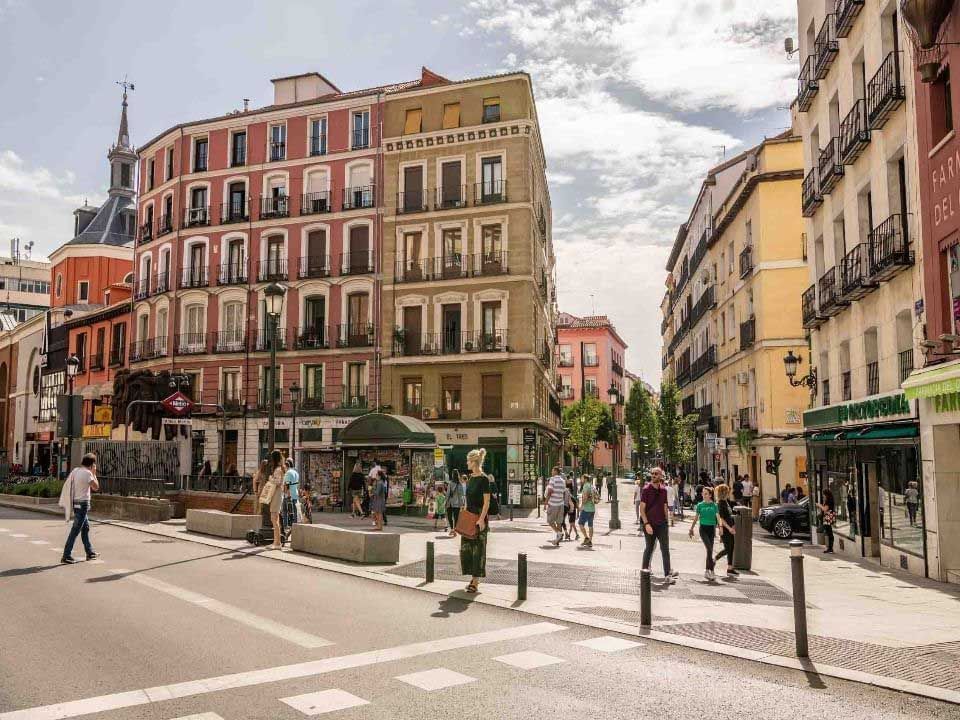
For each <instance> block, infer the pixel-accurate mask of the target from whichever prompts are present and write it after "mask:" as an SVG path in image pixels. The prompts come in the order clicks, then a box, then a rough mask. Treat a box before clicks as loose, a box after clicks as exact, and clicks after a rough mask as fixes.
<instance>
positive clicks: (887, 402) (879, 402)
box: [803, 393, 911, 428]
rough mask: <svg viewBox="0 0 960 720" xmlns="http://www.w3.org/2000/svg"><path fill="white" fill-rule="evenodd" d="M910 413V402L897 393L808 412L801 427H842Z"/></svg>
mask: <svg viewBox="0 0 960 720" xmlns="http://www.w3.org/2000/svg"><path fill="white" fill-rule="evenodd" d="M910 413H911V409H910V401H909V400H907V396H906V395H904V394H903V393H899V394H897V395H888V396H886V397H881V398H876V399H873V400H863V401H862V402H855V403H848V404H846V405H832V406H831V407H825V408H818V409H816V410H808V411H807V412H805V413H804V414H803V426H804V427H808V428H810V427H824V426H829V425H844V424H847V423H858V422H866V421H870V420H879V419H884V418H892V417H894V416H897V415H909V414H910Z"/></svg>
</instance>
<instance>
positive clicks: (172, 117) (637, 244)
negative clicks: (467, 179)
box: [0, 0, 797, 384]
mask: <svg viewBox="0 0 960 720" xmlns="http://www.w3.org/2000/svg"><path fill="white" fill-rule="evenodd" d="M787 35H791V36H795V35H796V0H632V1H631V0H580V1H561V0H528V1H521V0H468V1H467V2H439V1H438V0H389V2H384V1H383V0H379V1H377V2H364V1H363V0H352V1H351V2H332V1H330V0H323V1H319V0H302V1H301V0H282V2H263V1H262V0H258V1H256V2H252V1H251V2H244V1H243V0H232V1H230V2H220V1H215V0H203V1H202V2H197V1H196V0H191V1H190V2H184V1H182V0H165V2H162V3H157V2H150V3H147V2H134V1H133V0H131V1H128V2H116V0H114V1H113V2H102V1H100V0H84V2H61V1H56V0H0V67H2V68H4V71H3V72H2V73H0V97H2V98H4V105H5V107H4V109H3V112H0V253H7V252H8V247H9V243H8V241H9V239H10V238H11V237H14V236H19V237H20V238H22V239H23V241H28V240H32V241H34V242H35V246H36V249H35V251H34V252H35V255H46V254H48V253H49V252H50V251H51V250H53V249H54V248H56V247H58V246H59V245H60V244H62V243H63V242H65V241H67V240H69V239H70V237H71V229H72V222H73V218H72V215H71V212H72V211H73V209H74V208H75V207H76V206H77V205H78V204H82V202H83V199H84V198H85V197H89V198H90V200H91V202H99V201H100V200H102V198H103V197H104V195H105V192H106V187H107V182H108V175H107V167H106V159H105V156H106V152H107V149H108V146H109V145H110V143H111V142H113V141H114V140H115V138H116V131H117V122H118V117H119V100H120V89H119V88H118V87H117V86H116V85H115V84H114V81H116V80H119V79H121V78H123V76H124V75H128V76H129V78H130V79H131V80H132V81H133V82H135V83H136V91H135V92H134V93H133V94H132V97H131V101H130V131H131V136H132V140H133V142H134V143H135V144H139V143H141V142H144V141H146V140H148V139H149V138H151V137H153V136H154V135H155V134H157V133H158V132H160V131H162V130H163V129H165V128H167V127H169V126H170V125H173V124H176V123H177V122H181V121H184V120H191V119H197V118H202V117H209V116H212V115H219V114H221V113H224V112H228V111H230V110H233V109H237V108H240V107H241V106H242V103H243V98H245V97H247V98H250V100H251V104H252V106H254V107H256V106H260V105H265V104H268V103H270V102H271V101H272V88H271V85H270V82H269V81H270V78H272V77H278V76H282V75H289V74H294V73H299V72H305V71H313V70H315V71H318V72H321V73H323V74H324V75H326V76H327V77H328V78H330V79H331V81H333V82H334V83H336V84H337V85H338V86H339V87H340V88H341V89H343V90H352V89H357V88H361V87H369V86H372V85H377V84H382V83H388V82H396V81H401V80H408V79H413V78H415V77H417V76H418V75H419V71H420V66H421V65H426V66H427V67H429V68H430V69H432V70H434V71H436V72H438V73H440V74H441V75H444V76H446V77H449V78H451V79H460V78H466V77H474V76H478V75H486V74H489V73H494V72H502V71H507V70H512V69H523V70H527V71H528V72H530V73H531V75H532V76H533V83H534V93H535V95H536V100H537V109H538V112H539V116H540V123H541V126H542V132H543V138H544V144H545V150H546V154H547V165H548V175H549V179H550V191H551V196H552V199H553V213H554V225H553V228H554V243H555V245H556V251H557V259H558V268H557V282H558V299H559V303H560V308H561V310H564V311H567V312H571V313H574V314H579V315H583V314H590V313H592V312H596V313H598V314H600V313H603V314H607V315H609V316H610V318H611V320H612V321H613V322H614V324H615V325H616V326H617V329H618V330H619V332H620V334H621V335H622V336H623V337H624V339H625V340H626V342H627V343H628V344H629V346H630V349H629V350H628V351H627V367H628V368H629V369H630V370H632V371H634V372H637V373H639V374H640V375H641V376H642V377H643V378H644V379H646V380H647V381H649V382H651V383H653V384H657V383H658V382H659V378H660V340H659V336H660V313H659V303H660V299H661V297H662V296H663V290H664V279H665V276H666V272H665V270H664V263H665V262H666V257H667V255H668V253H669V249H670V245H671V243H672V242H673V239H674V237H675V235H676V231H677V227H678V226H679V224H680V223H681V222H683V221H684V220H685V219H686V217H687V214H688V212H689V209H690V204H691V202H692V201H693V198H694V195H695V194H696V190H697V188H698V186H699V183H700V181H701V179H702V177H703V173H704V171H705V170H706V169H707V168H709V167H710V166H711V165H713V164H715V163H717V162H719V161H720V160H721V159H722V158H723V156H724V152H726V155H727V157H729V156H730V155H731V154H732V153H737V152H739V151H740V150H742V149H744V148H745V147H748V146H749V145H751V144H754V143H756V142H759V141H760V140H762V139H763V137H764V136H770V135H775V134H777V133H778V132H781V131H782V130H784V129H786V126H787V125H789V115H788V112H787V111H786V109H785V106H786V105H788V104H789V101H790V98H791V97H792V95H794V94H795V92H796V73H797V64H796V61H795V60H788V59H787V58H786V57H785V56H784V54H783V51H782V47H783V38H784V37H785V36H787Z"/></svg>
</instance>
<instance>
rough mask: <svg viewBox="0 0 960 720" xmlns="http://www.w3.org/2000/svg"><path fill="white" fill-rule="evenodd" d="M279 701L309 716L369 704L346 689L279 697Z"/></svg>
mask: <svg viewBox="0 0 960 720" xmlns="http://www.w3.org/2000/svg"><path fill="white" fill-rule="evenodd" d="M280 702H282V703H286V704H287V705H289V706H290V707H292V708H293V709H294V710H298V711H299V712H301V713H303V714H304V715H308V716H311V717H312V716H314V715H323V714H324V713H328V712H334V711H336V710H347V709H349V708H353V707H360V706H361V705H369V704H370V701H369V700H364V699H363V698H358V697H357V696H356V695H351V694H350V693H348V692H347V691H346V690H321V691H320V692H315V693H307V694H306V695H294V696H293V697H287V698H280Z"/></svg>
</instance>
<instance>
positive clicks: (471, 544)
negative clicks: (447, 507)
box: [460, 448, 490, 593]
mask: <svg viewBox="0 0 960 720" xmlns="http://www.w3.org/2000/svg"><path fill="white" fill-rule="evenodd" d="M486 457H487V451H486V450H484V449H483V448H477V449H475V450H471V451H470V452H469V453H468V454H467V468H468V469H469V470H470V479H469V480H468V481H467V490H466V508H465V509H466V511H467V512H468V513H473V514H474V515H477V516H478V517H477V532H476V535H475V537H473V538H468V537H464V536H462V535H461V537H460V571H461V572H462V573H463V574H464V575H469V576H470V584H469V585H467V588H466V590H467V592H468V593H475V592H477V590H478V589H479V586H480V578H483V577H486V576H487V533H488V532H489V527H488V525H487V513H488V512H489V511H490V479H489V478H488V477H487V476H486V475H484V474H483V461H484V460H485V459H486Z"/></svg>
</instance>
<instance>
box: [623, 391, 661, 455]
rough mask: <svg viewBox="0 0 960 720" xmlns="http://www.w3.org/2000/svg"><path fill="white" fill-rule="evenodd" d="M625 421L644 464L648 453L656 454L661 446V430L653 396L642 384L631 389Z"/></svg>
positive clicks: (625, 411)
mask: <svg viewBox="0 0 960 720" xmlns="http://www.w3.org/2000/svg"><path fill="white" fill-rule="evenodd" d="M624 419H625V420H626V423H627V427H628V428H630V434H631V435H632V436H633V442H634V443H635V444H636V446H637V449H638V451H639V454H640V461H641V462H643V461H644V459H645V458H646V455H647V453H648V452H656V450H657V447H658V446H659V444H660V428H659V424H658V422H657V408H656V406H655V405H654V402H653V396H652V395H651V394H650V392H649V391H648V390H647V388H645V387H644V386H643V384H642V383H639V382H637V383H634V384H633V387H631V388H630V397H629V398H627V405H626V407H625V408H624Z"/></svg>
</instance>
